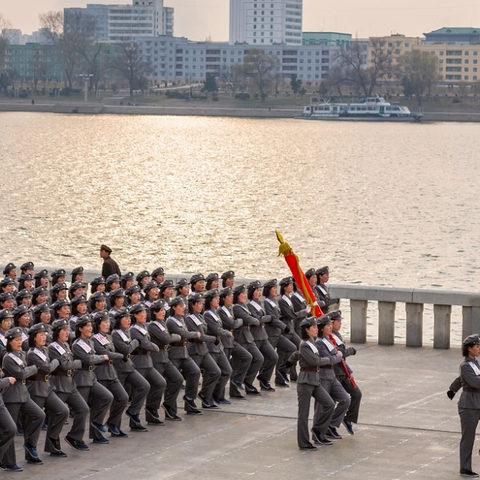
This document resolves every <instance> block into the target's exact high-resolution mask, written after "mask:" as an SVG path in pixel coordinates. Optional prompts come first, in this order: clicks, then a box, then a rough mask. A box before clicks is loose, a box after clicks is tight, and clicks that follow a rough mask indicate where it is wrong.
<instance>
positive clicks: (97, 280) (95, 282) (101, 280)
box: [90, 277, 105, 285]
mask: <svg viewBox="0 0 480 480" xmlns="http://www.w3.org/2000/svg"><path fill="white" fill-rule="evenodd" d="M103 284H105V277H96V278H94V279H93V280H92V281H91V282H90V285H103Z"/></svg>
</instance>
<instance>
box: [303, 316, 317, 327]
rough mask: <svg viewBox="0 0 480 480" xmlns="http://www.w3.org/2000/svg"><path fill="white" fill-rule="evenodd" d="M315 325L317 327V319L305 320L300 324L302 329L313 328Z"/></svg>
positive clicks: (309, 318)
mask: <svg viewBox="0 0 480 480" xmlns="http://www.w3.org/2000/svg"><path fill="white" fill-rule="evenodd" d="M313 325H317V318H316V317H308V318H305V319H303V320H302V321H301V322H300V327H301V328H303V327H313Z"/></svg>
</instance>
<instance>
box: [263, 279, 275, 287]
mask: <svg viewBox="0 0 480 480" xmlns="http://www.w3.org/2000/svg"><path fill="white" fill-rule="evenodd" d="M277 285H278V283H277V279H276V278H272V279H271V280H267V281H266V282H265V283H264V284H263V286H264V287H267V288H272V287H276V286H277Z"/></svg>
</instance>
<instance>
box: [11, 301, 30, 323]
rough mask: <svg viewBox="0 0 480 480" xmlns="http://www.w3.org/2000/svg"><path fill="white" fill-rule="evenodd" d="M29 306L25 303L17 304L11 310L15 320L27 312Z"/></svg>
mask: <svg viewBox="0 0 480 480" xmlns="http://www.w3.org/2000/svg"><path fill="white" fill-rule="evenodd" d="M28 310H29V308H28V307H27V306H26V305H19V306H18V307H17V308H15V309H14V310H13V318H14V319H15V320H17V319H19V318H20V317H21V316H22V315H25V314H26V313H28Z"/></svg>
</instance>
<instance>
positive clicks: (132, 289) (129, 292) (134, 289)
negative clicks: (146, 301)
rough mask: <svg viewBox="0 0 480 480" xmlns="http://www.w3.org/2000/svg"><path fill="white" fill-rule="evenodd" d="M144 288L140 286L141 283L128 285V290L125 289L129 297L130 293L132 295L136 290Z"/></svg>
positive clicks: (139, 290)
mask: <svg viewBox="0 0 480 480" xmlns="http://www.w3.org/2000/svg"><path fill="white" fill-rule="evenodd" d="M141 291H142V289H141V288H140V286H139V285H132V286H131V287H128V288H127V289H126V290H125V294H126V295H127V296H128V297H129V296H130V295H132V294H133V293H135V292H141Z"/></svg>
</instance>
